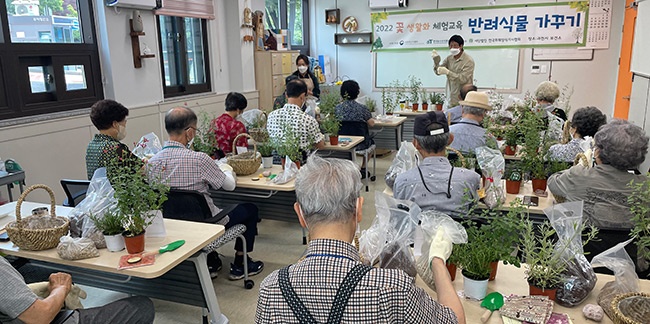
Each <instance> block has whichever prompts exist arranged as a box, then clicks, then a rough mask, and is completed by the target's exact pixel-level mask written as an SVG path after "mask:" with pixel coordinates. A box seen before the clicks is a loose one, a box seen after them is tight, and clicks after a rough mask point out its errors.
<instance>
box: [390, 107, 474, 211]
mask: <svg viewBox="0 0 650 324" xmlns="http://www.w3.org/2000/svg"><path fill="white" fill-rule="evenodd" d="M449 131H450V127H449V126H448V125H447V118H446V117H445V115H444V113H443V112H442V111H435V112H433V111H431V112H428V113H427V114H424V115H421V116H417V117H416V118H415V122H414V124H413V134H414V136H413V137H414V139H413V145H414V146H415V148H416V149H417V150H418V152H420V154H421V155H422V156H423V157H424V160H423V161H422V163H420V165H418V166H416V167H415V168H413V169H411V170H408V171H406V172H404V173H402V174H400V175H398V176H397V179H395V185H394V186H393V196H394V197H395V198H397V199H402V200H410V201H413V202H415V203H416V204H417V205H418V206H419V207H420V208H421V209H422V210H437V211H439V212H441V213H445V214H447V215H450V216H452V217H455V216H460V215H461V214H465V213H467V211H468V210H469V208H470V206H472V205H473V204H474V203H476V201H477V200H478V193H477V191H478V189H479V183H480V180H481V177H480V176H479V175H478V174H477V173H476V172H474V170H468V169H465V168H455V167H454V166H452V165H451V163H449V160H448V159H447V156H446V153H447V151H446V148H447V145H449V144H450V143H453V142H455V141H456V139H455V135H454V134H451V133H449ZM465 195H468V197H469V199H467V198H465Z"/></svg>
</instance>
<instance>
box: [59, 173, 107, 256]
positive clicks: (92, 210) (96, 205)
mask: <svg viewBox="0 0 650 324" xmlns="http://www.w3.org/2000/svg"><path fill="white" fill-rule="evenodd" d="M114 193H115V190H113V187H112V186H111V183H110V182H109V181H108V178H107V177H106V168H99V169H97V170H96V171H95V174H94V175H93V178H92V179H91V180H90V185H89V186H88V190H87V191H86V198H84V200H82V201H81V202H80V203H79V204H78V205H77V206H75V208H74V209H73V210H72V211H70V214H69V218H70V236H72V237H87V238H90V239H91V240H92V241H93V242H95V246H96V247H97V248H98V249H103V248H105V247H106V242H105V241H104V235H103V234H102V233H101V232H100V231H99V230H98V229H97V227H95V223H94V222H93V221H92V220H91V219H90V218H89V217H88V215H91V214H92V215H94V216H95V217H103V215H104V213H106V211H107V210H113V209H114V208H116V207H117V199H115V198H114V197H113V194H114Z"/></svg>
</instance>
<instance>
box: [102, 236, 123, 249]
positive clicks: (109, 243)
mask: <svg viewBox="0 0 650 324" xmlns="http://www.w3.org/2000/svg"><path fill="white" fill-rule="evenodd" d="M104 240H105V241H106V248H107V249H108V250H109V251H111V252H119V251H122V250H124V236H122V234H117V235H104Z"/></svg>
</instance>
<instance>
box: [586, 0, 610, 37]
mask: <svg viewBox="0 0 650 324" xmlns="http://www.w3.org/2000/svg"><path fill="white" fill-rule="evenodd" d="M612 1H613V0H591V1H590V2H589V20H588V22H587V46H586V47H587V48H590V49H606V48H609V33H610V26H611V23H612Z"/></svg>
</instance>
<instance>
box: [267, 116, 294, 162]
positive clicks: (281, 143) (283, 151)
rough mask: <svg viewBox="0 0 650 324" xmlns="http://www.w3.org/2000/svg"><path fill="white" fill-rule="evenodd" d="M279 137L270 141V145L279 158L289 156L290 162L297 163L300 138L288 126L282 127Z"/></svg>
mask: <svg viewBox="0 0 650 324" xmlns="http://www.w3.org/2000/svg"><path fill="white" fill-rule="evenodd" d="M282 134H283V136H281V137H276V138H272V139H271V145H272V146H273V147H274V148H275V151H276V152H277V153H278V155H279V156H280V157H281V158H284V157H285V156H289V158H290V159H291V160H292V161H298V160H299V159H300V157H301V154H300V137H299V136H298V134H296V132H294V131H293V129H292V128H291V127H290V126H289V125H282Z"/></svg>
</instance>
